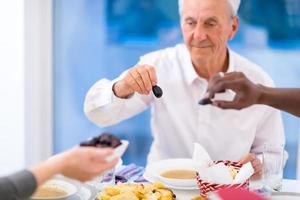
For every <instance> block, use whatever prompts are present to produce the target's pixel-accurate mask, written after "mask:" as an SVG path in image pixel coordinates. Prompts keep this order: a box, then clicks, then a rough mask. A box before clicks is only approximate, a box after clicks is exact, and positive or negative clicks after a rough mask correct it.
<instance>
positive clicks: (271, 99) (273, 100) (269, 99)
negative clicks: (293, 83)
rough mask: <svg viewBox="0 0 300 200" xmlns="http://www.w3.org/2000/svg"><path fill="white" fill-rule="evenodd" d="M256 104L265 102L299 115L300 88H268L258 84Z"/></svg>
mask: <svg viewBox="0 0 300 200" xmlns="http://www.w3.org/2000/svg"><path fill="white" fill-rule="evenodd" d="M259 88H260V91H261V96H260V98H259V100H258V104H265V105H269V106H272V107H274V108H277V109H280V110H283V111H286V112H289V113H291V114H293V115H296V116H298V117H300V89H288V88H287V89H285V88H270V87H265V86H262V85H260V86H259Z"/></svg>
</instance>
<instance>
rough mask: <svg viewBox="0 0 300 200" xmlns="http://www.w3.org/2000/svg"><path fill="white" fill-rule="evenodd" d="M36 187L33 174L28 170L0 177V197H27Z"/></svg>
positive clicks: (8, 199)
mask: <svg viewBox="0 0 300 200" xmlns="http://www.w3.org/2000/svg"><path fill="white" fill-rule="evenodd" d="M36 187H37V181H36V179H35V177H34V175H33V174H32V173H31V172H30V171H28V170H23V171H20V172H17V173H15V174H12V175H10V176H6V177H2V178H0V197H1V198H0V199H5V200H16V199H27V198H29V197H30V196H31V195H32V194H33V193H34V191H35V189H36Z"/></svg>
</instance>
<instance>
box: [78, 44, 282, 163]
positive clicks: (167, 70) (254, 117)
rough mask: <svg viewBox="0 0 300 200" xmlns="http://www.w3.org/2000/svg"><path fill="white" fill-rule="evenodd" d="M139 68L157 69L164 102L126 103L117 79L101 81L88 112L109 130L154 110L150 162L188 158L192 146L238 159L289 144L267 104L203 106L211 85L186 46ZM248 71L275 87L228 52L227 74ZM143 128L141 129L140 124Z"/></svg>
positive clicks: (145, 60)
mask: <svg viewBox="0 0 300 200" xmlns="http://www.w3.org/2000/svg"><path fill="white" fill-rule="evenodd" d="M138 64H147V65H152V66H153V67H155V70H156V74H157V78H158V84H157V85H158V86H160V87H161V88H162V90H163V96H162V97H161V98H159V99H157V98H155V96H154V95H153V94H152V93H151V94H149V95H146V96H145V95H140V94H137V93H135V94H133V95H132V96H130V97H129V98H127V99H121V98H118V97H116V96H115V95H114V93H113V91H112V86H113V84H114V83H115V82H116V81H118V80H120V79H121V78H122V77H123V76H124V75H125V74H126V72H127V71H125V72H124V73H122V74H121V75H120V77H118V78H116V79H115V80H112V81H110V80H107V79H102V80H100V81H98V82H97V83H95V84H94V85H93V86H92V87H91V89H90V90H89V92H88V93H87V95H86V99H85V104H84V111H85V113H86V115H87V117H88V118H89V119H90V120H91V121H93V122H94V123H96V124H97V125H99V126H110V125H114V124H117V123H118V122H120V121H122V120H124V119H127V118H129V117H131V116H134V115H136V114H137V113H140V112H142V111H143V110H145V109H146V108H147V107H148V106H151V129H152V135H153V143H152V146H151V149H150V153H149V155H148V163H149V162H153V161H157V160H161V159H167V158H189V157H191V156H192V152H193V143H194V142H197V143H199V144H201V145H202V146H203V147H204V148H205V149H206V150H207V151H208V153H209V155H210V156H211V158H212V159H213V160H224V159H225V160H239V159H241V158H242V157H243V156H245V155H246V154H247V153H249V152H252V153H255V154H261V153H262V151H263V144H264V143H273V144H284V143H285V139H284V131H283V125H282V119H281V115H280V112H279V111H278V110H275V109H273V108H271V107H268V106H264V105H254V106H251V107H249V108H246V109H243V110H239V111H238V110H222V109H219V108H217V107H213V106H211V105H206V106H202V105H199V104H198V102H199V100H200V99H202V98H203V96H204V95H205V92H206V89H207V85H208V82H207V81H206V80H205V79H203V78H201V77H199V76H198V75H197V74H196V72H195V70H194V68H193V65H192V62H191V57H190V54H189V52H188V50H187V48H186V47H185V46H184V45H183V44H178V45H176V46H175V47H172V48H167V49H163V50H159V51H156V52H152V53H149V54H146V55H145V56H142V57H141V58H140V61H139V63H138ZM232 71H240V72H243V73H244V74H245V75H246V76H247V77H248V78H249V79H250V80H251V81H253V82H255V83H260V84H263V85H266V86H273V82H272V80H271V78H270V77H269V76H268V75H267V74H266V73H265V72H264V71H263V70H262V69H261V68H260V67H259V66H257V65H256V64H254V63H252V62H250V61H249V60H247V59H245V58H243V57H242V56H240V55H238V54H237V53H235V52H233V51H232V50H229V68H228V72H232ZM141 126H142V124H141Z"/></svg>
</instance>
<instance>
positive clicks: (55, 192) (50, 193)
mask: <svg viewBox="0 0 300 200" xmlns="http://www.w3.org/2000/svg"><path fill="white" fill-rule="evenodd" d="M66 195H68V193H67V192H66V191H64V190H63V189H61V188H57V187H49V186H40V187H38V189H37V190H36V191H35V193H34V194H33V195H32V197H33V198H45V197H49V198H59V197H64V196H66Z"/></svg>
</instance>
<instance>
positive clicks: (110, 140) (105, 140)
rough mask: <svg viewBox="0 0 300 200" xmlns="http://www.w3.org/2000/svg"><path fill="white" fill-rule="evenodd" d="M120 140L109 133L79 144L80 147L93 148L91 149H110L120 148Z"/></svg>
mask: <svg viewBox="0 0 300 200" xmlns="http://www.w3.org/2000/svg"><path fill="white" fill-rule="evenodd" d="M121 144H122V143H121V140H120V139H119V138H117V137H116V136H114V135H112V134H111V133H103V134H101V135H99V136H97V137H93V138H91V139H89V140H87V141H84V142H82V143H80V146H93V147H101V148H104V147H112V148H116V147H118V146H120V145H121Z"/></svg>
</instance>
